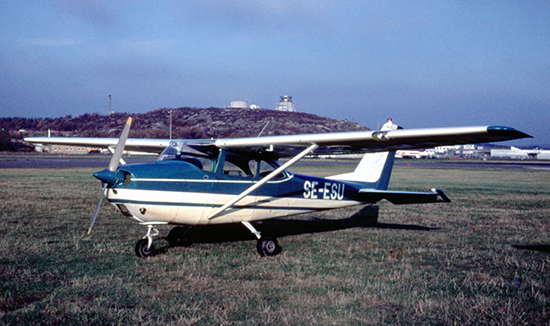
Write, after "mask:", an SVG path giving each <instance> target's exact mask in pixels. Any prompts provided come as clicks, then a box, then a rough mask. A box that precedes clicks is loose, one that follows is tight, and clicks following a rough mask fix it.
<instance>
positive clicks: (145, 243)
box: [136, 225, 159, 258]
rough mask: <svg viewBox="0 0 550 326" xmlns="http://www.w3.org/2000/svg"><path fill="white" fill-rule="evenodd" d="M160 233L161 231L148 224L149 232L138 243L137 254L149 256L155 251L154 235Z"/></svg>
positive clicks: (140, 256)
mask: <svg viewBox="0 0 550 326" xmlns="http://www.w3.org/2000/svg"><path fill="white" fill-rule="evenodd" d="M157 235H159V231H158V230H157V229H156V228H155V227H154V226H153V225H147V234H146V235H145V236H144V237H143V239H141V240H139V241H138V242H137V243H136V256H138V257H139V258H147V257H149V256H151V255H152V254H153V253H154V252H155V245H153V237H156V236H157Z"/></svg>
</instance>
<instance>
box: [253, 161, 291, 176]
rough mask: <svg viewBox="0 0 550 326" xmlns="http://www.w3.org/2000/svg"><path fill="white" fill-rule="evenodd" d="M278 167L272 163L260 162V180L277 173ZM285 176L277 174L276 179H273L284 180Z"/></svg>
mask: <svg viewBox="0 0 550 326" xmlns="http://www.w3.org/2000/svg"><path fill="white" fill-rule="evenodd" d="M277 167H278V166H276V165H275V164H274V163H272V162H266V161H260V166H259V169H258V173H259V175H260V178H263V177H265V176H266V175H268V174H270V173H271V172H273V171H275V169H277ZM284 177H285V175H284V173H283V172H281V173H279V174H277V175H276V176H275V178H273V179H284Z"/></svg>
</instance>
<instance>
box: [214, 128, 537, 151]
mask: <svg viewBox="0 0 550 326" xmlns="http://www.w3.org/2000/svg"><path fill="white" fill-rule="evenodd" d="M519 138H532V137H531V136H530V135H528V134H525V133H523V132H521V131H518V130H515V129H514V128H510V127H503V126H482V127H448V128H427V129H408V130H407V129H399V130H388V131H359V132H340V133H324V134H304V135H285V136H268V137H257V138H232V139H231V138H229V139H217V140H215V141H214V142H213V144H214V146H215V147H217V148H221V149H229V150H243V151H274V152H276V153H278V155H279V156H293V155H294V153H295V152H296V151H298V148H303V147H306V146H309V145H311V144H316V145H318V146H319V148H318V149H317V150H316V151H315V152H314V153H315V154H320V153H325V152H328V153H335V152H336V153H338V152H340V153H349V152H362V153H368V152H385V151H393V150H398V149H417V148H428V147H436V146H445V145H461V144H477V143H485V142H495V141H504V140H512V139H519Z"/></svg>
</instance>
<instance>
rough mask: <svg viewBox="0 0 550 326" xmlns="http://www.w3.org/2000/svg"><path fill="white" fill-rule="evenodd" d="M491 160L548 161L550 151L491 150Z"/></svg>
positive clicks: (515, 148) (536, 149)
mask: <svg viewBox="0 0 550 326" xmlns="http://www.w3.org/2000/svg"><path fill="white" fill-rule="evenodd" d="M491 157H492V158H497V157H500V158H508V159H520V160H527V159H531V160H550V151H549V150H544V149H538V148H535V149H521V148H517V147H512V148H510V149H491Z"/></svg>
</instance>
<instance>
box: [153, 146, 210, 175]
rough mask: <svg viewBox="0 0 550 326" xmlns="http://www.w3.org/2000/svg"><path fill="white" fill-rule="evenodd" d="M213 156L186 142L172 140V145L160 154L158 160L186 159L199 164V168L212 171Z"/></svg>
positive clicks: (196, 164) (185, 160)
mask: <svg viewBox="0 0 550 326" xmlns="http://www.w3.org/2000/svg"><path fill="white" fill-rule="evenodd" d="M213 158H214V157H209V156H208V155H206V154H204V153H202V152H199V151H197V150H194V149H193V148H191V147H189V146H187V145H186V144H185V143H184V142H178V141H171V142H170V145H169V146H168V147H166V149H165V150H164V151H163V152H162V153H161V154H160V155H159V157H158V159H157V162H160V161H171V160H176V161H184V162H188V163H191V164H193V165H195V166H197V167H198V168H199V169H202V170H205V171H211V169H212V162H211V161H212V159H213Z"/></svg>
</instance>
